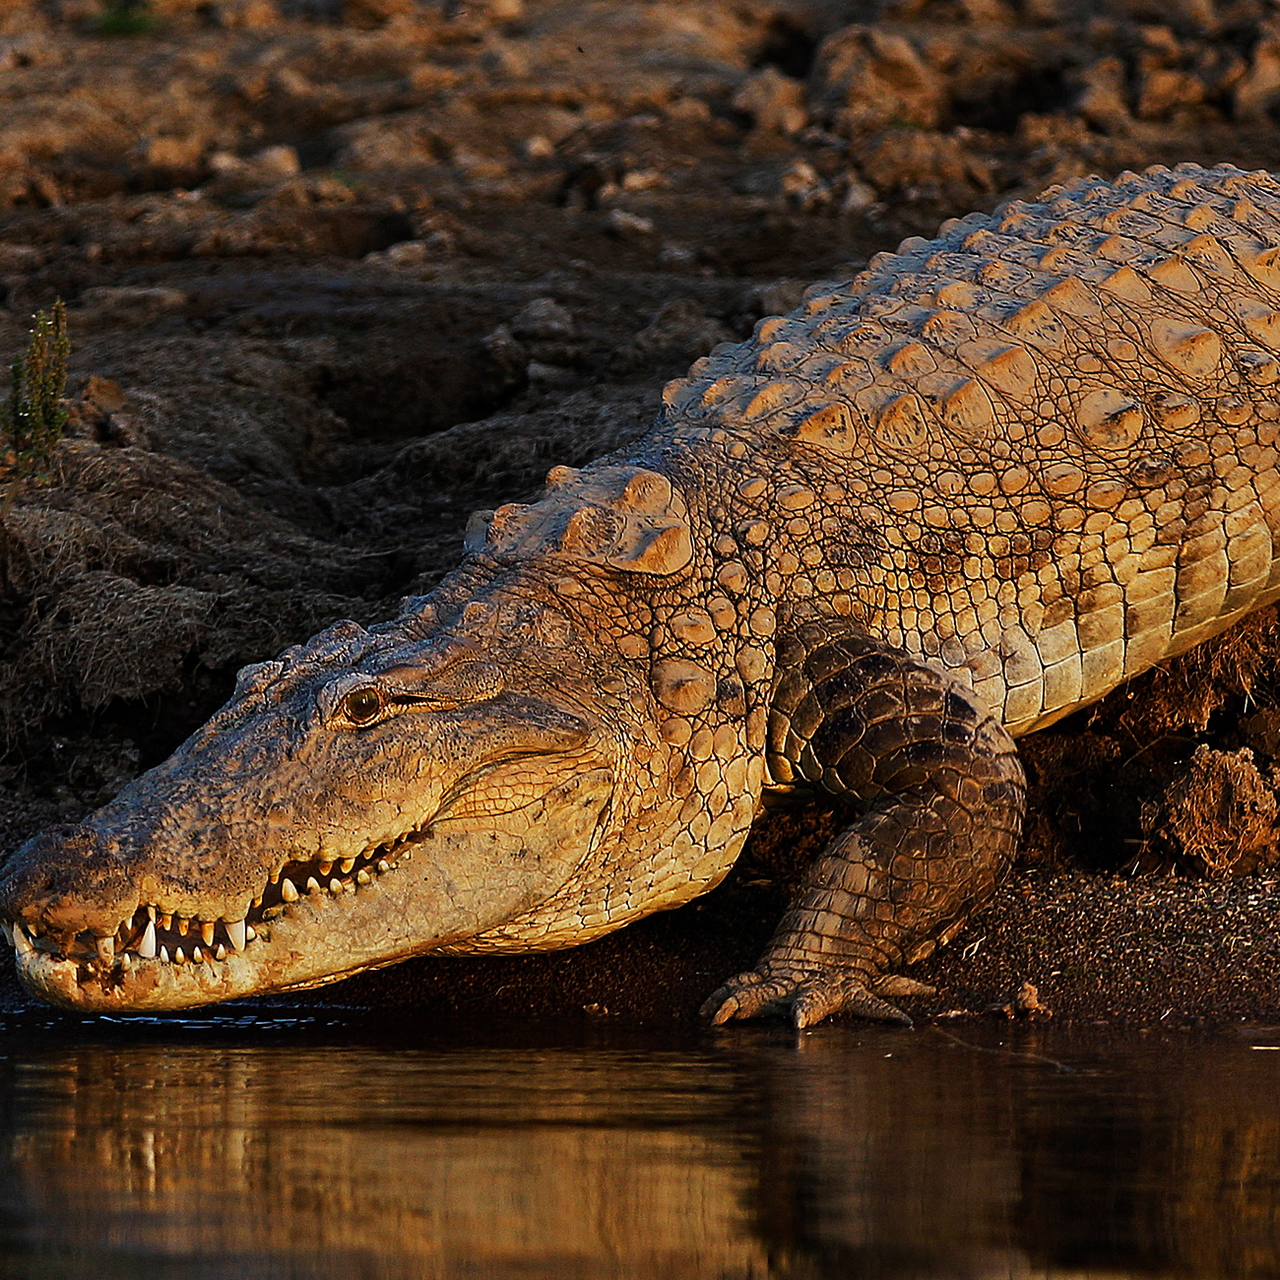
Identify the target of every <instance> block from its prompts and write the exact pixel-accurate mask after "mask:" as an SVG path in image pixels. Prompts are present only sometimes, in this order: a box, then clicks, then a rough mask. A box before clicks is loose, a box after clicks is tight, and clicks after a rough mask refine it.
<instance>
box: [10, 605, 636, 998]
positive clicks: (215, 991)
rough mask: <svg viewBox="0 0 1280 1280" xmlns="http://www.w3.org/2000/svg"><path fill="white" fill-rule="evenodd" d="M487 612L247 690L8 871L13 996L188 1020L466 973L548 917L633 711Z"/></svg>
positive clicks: (423, 618)
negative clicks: (483, 944) (303, 994)
mask: <svg viewBox="0 0 1280 1280" xmlns="http://www.w3.org/2000/svg"><path fill="white" fill-rule="evenodd" d="M491 595H492V598H491V599H490V600H488V602H487V603H486V602H485V600H484V599H483V598H482V599H481V600H480V601H477V600H476V599H475V597H474V596H473V597H472V598H471V601H470V603H467V604H463V605H461V606H460V607H457V608H455V609H454V610H453V616H452V617H449V618H447V620H446V622H445V623H444V624H441V623H440V622H439V621H438V620H436V621H432V620H431V618H430V615H431V614H432V612H433V606H432V605H431V604H430V603H425V604H424V605H423V606H422V607H420V608H418V609H411V610H409V611H407V612H406V614H404V615H402V617H401V618H400V619H399V620H398V621H397V623H395V624H391V625H389V626H387V627H386V628H383V629H379V630H375V631H374V632H369V631H365V630H364V629H362V628H360V627H358V626H356V625H355V624H354V623H340V624H338V625H337V626H335V627H332V628H330V629H329V630H328V631H326V632H324V633H322V634H321V635H319V636H317V637H315V639H313V640H312V641H310V642H309V643H308V644H307V645H306V646H303V647H300V648H297V649H294V650H291V651H289V652H288V653H286V654H285V655H283V656H282V658H281V659H280V660H277V661H273V662H266V663H262V664H259V665H257V666H253V667H248V668H246V669H245V670H244V671H242V672H241V673H240V679H239V682H238V685H237V688H236V692H235V694H234V696H233V697H232V699H231V700H230V701H229V702H228V703H227V704H226V706H224V707H223V708H222V709H221V710H220V711H219V712H218V713H217V714H216V715H215V716H214V717H213V719H212V720H210V721H209V722H208V723H207V724H206V725H205V726H204V727H203V728H201V729H200V730H199V731H198V732H196V733H195V734H194V735H193V736H192V737H191V738H190V739H189V740H188V741H187V742H186V743H184V744H183V745H182V746H181V747H180V748H179V749H178V751H177V752H176V753H175V754H174V755H173V756H172V757H171V758H170V759H169V760H167V761H166V762H164V763H163V764H161V765H159V766H158V767H156V768H154V769H152V770H151V771H150V772H148V773H146V774H144V775H142V776H141V777H139V778H138V779H137V780H136V781H134V782H133V783H132V784H130V785H129V786H128V787H126V788H125V790H124V791H123V792H121V794H120V795H119V796H118V797H117V798H116V799H115V800H114V801H112V802H111V803H110V804H108V805H107V806H106V807H105V808H102V809H100V810H98V811H97V812H96V813H94V814H92V815H90V816H89V817H88V818H87V819H86V820H85V821H84V822H82V823H79V824H76V825H72V826H63V827H60V828H56V829H54V830H52V831H49V832H46V833H45V834H43V835H41V836H38V837H36V838H35V839H33V840H31V841H29V842H28V843H27V844H26V845H24V846H23V847H22V848H20V849H19V850H17V851H16V853H15V854H13V855H12V856H11V857H10V859H9V860H8V862H7V864H6V865H5V867H4V869H3V872H2V873H0V920H2V921H3V922H4V927H5V928H6V929H7V930H8V932H9V936H10V939H11V941H12V942H13V944H14V947H15V950H16V954H17V961H18V969H19V973H20V976H21V977H22V979H23V981H24V982H25V983H26V985H27V986H28V987H29V988H30V989H32V990H33V991H34V992H35V993H36V994H38V995H41V996H43V997H44V998H46V999H48V1000H51V1001H53V1002H54V1003H57V1004H61V1005H64V1006H69V1007H72V1008H75V1009H78V1010H81V1011H85V1012H88V1011H95V1010H101V1011H108V1010H112V1011H120V1010H129V1011H132V1010H158V1009H174V1008H182V1007H186V1006H191V1005H198V1004H205V1003H209V1002H212V1001H218V1000H225V999H230V998H233V997H237V996H244V995H250V994H256V993H265V992H271V991H280V990H288V989H296V988H302V987H308V986H315V985H319V984H321V983H325V982H331V981H334V980H336V979H338V978H341V977H343V976H345V975H347V974H350V973H354V972H356V971H358V970H361V969H365V968H371V967H377V966H382V965H386V964H390V963H394V962H395V961H397V960H400V959H403V958H404V957H406V956H408V955H411V954H414V953H416V952H421V951H427V950H433V949H438V948H446V949H454V950H466V949H469V947H468V940H470V939H474V938H477V937H482V936H483V935H484V934H485V932H486V931H487V930H492V929H494V928H495V927H497V926H501V925H506V924H509V922H511V921H513V920H515V921H518V920H519V919H520V918H521V916H522V915H524V914H527V913H528V912H530V911H531V910H533V909H535V908H536V907H537V906H538V905H539V904H545V903H546V902H547V901H548V900H549V899H552V898H554V895H555V894H556V892H557V890H558V889H560V888H561V887H562V886H564V884H565V882H566V881H567V880H568V879H569V878H570V876H571V875H572V874H573V872H574V870H575V868H577V867H578V866H579V865H580V864H581V863H582V862H583V860H584V858H586V856H587V854H588V853H589V851H591V850H592V849H593V848H594V847H595V846H597V845H598V843H599V842H600V841H601V840H602V839H604V838H605V837H606V835H607V834H608V832H609V830H610V829H611V824H616V823H617V822H618V820H619V816H618V813H617V808H618V806H617V804H615V796H616V795H618V794H619V792H620V791H623V792H625V791H626V788H625V787H622V788H620V787H619V783H620V782H624V781H625V779H626V777H627V774H628V771H629V769H630V768H631V765H630V762H629V752H628V742H629V740H630V734H631V731H630V730H629V729H628V727H627V726H628V716H629V715H633V714H634V711H633V708H634V707H635V706H636V705H637V704H638V702H639V701H641V700H642V699H640V698H638V696H637V694H636V690H635V689H632V688H631V687H630V685H631V684H632V683H633V681H632V678H631V677H630V676H629V675H628V674H627V672H626V670H625V664H621V666H620V665H619V664H618V661H617V657H616V655H613V657H612V660H610V661H607V662H605V661H603V660H596V659H594V658H593V657H592V655H591V654H590V653H589V652H588V651H587V650H586V648H585V647H584V646H583V645H581V643H579V642H578V641H577V639H576V635H575V632H574V629H573V626H572V624H571V623H570V622H569V621H568V620H567V619H565V618H564V617H562V616H560V615H558V614H557V613H556V611H555V609H554V606H550V607H548V606H545V605H537V606H534V605H531V604H530V603H529V602H528V601H527V600H525V601H523V602H522V601H520V600H516V601H514V602H513V601H511V600H507V601H506V602H505V603H503V601H502V599H501V596H502V593H501V592H500V591H497V592H496V593H491ZM522 611H523V612H522ZM499 630H500V631H502V632H503V633H504V634H503V636H502V639H501V643H498V642H497V641H496V638H495V634H494V633H495V632H496V631H499Z"/></svg>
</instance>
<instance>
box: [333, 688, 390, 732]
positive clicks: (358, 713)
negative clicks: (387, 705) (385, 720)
mask: <svg viewBox="0 0 1280 1280" xmlns="http://www.w3.org/2000/svg"><path fill="white" fill-rule="evenodd" d="M381 711H382V695H381V694H380V693H379V692H378V691H377V689H370V688H364V689H352V691H351V692H350V693H349V694H347V696H346V697H345V698H343V700H342V714H343V715H344V716H345V717H346V718H347V719H348V720H349V721H351V723H352V724H372V723H373V721H374V720H376V719H377V718H378V714H379V713H380V712H381Z"/></svg>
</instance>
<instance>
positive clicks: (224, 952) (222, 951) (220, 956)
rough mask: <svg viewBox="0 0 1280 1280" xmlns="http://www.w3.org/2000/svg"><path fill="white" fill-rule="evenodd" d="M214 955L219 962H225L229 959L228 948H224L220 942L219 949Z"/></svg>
mask: <svg viewBox="0 0 1280 1280" xmlns="http://www.w3.org/2000/svg"><path fill="white" fill-rule="evenodd" d="M213 954H214V955H215V956H216V957H217V958H218V959H219V960H225V959H226V958H227V949H226V947H224V946H223V945H222V943H221V942H220V943H218V949H217V951H215V952H214V953H213Z"/></svg>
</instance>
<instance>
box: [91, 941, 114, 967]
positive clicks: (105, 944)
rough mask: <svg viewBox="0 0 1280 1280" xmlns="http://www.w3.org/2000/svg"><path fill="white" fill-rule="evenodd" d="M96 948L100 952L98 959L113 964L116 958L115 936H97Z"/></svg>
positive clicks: (94, 942)
mask: <svg viewBox="0 0 1280 1280" xmlns="http://www.w3.org/2000/svg"><path fill="white" fill-rule="evenodd" d="M93 945H94V949H95V950H96V951H97V953H98V959H99V960H101V961H102V963H103V964H111V962H112V961H113V960H115V958H116V940H115V938H114V937H106V938H95V939H94V940H93Z"/></svg>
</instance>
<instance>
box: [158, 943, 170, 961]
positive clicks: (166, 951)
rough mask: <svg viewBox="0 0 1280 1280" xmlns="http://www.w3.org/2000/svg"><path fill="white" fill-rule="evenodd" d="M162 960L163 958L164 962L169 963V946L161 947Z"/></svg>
mask: <svg viewBox="0 0 1280 1280" xmlns="http://www.w3.org/2000/svg"><path fill="white" fill-rule="evenodd" d="M160 960H161V962H162V963H163V964H168V963H169V948H168V947H161V948H160Z"/></svg>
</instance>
